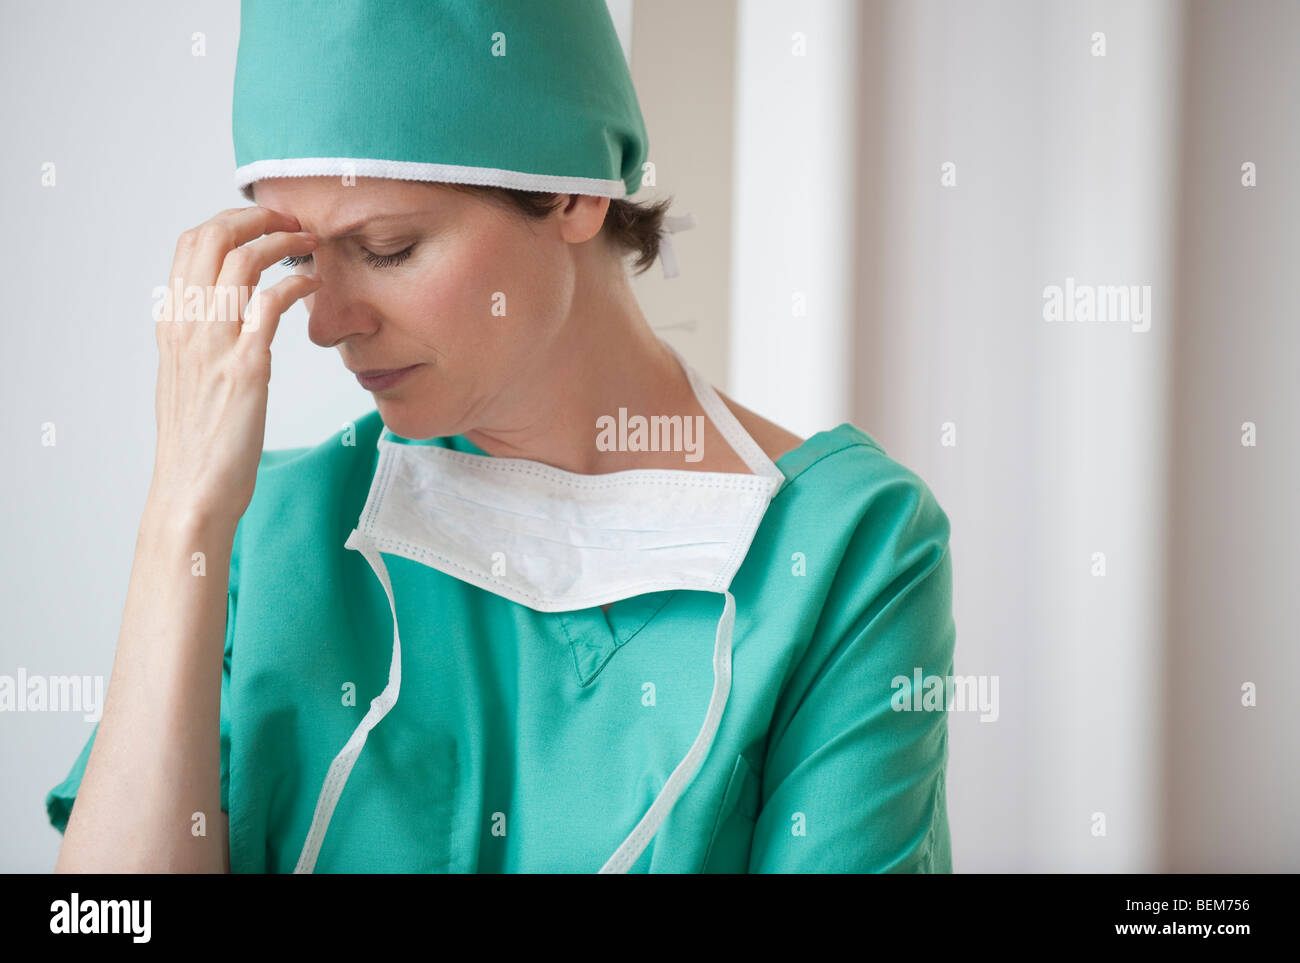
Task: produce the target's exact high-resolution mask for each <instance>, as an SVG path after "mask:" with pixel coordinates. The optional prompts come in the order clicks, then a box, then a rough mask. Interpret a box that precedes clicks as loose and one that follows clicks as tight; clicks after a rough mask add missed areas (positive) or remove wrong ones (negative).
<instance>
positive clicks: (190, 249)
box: [167, 207, 296, 288]
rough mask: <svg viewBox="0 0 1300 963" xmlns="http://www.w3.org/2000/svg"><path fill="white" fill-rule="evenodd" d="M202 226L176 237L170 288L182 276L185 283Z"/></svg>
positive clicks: (229, 210)
mask: <svg viewBox="0 0 1300 963" xmlns="http://www.w3.org/2000/svg"><path fill="white" fill-rule="evenodd" d="M239 210H240V209H239V208H237V207H231V208H227V209H226V210H224V211H222V212H221V213H220V214H217V215H215V216H217V217H222V216H227V215H230V214H235V213H237V212H238V211H239ZM202 226H203V225H202V224H199V225H196V226H195V227H192V228H190V229H189V230H188V231H183V232H181V235H180V237H178V238H177V239H176V250H175V252H174V253H173V254H172V273H171V277H169V278H168V279H167V287H168V288H172V287H173V286H174V285H175V284H176V280H177V279H178V278H180V279H181V281H182V283H184V278H185V277H186V274H187V272H188V270H189V268H190V262H191V261H192V260H193V259H194V252H195V250H197V248H198V246H199V228H201V227H202ZM295 230H296V228H295Z"/></svg>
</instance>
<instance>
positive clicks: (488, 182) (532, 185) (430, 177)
mask: <svg viewBox="0 0 1300 963" xmlns="http://www.w3.org/2000/svg"><path fill="white" fill-rule="evenodd" d="M348 173H351V174H354V175H355V176H357V177H387V178H391V179H394V180H403V181H443V182H447V181H450V182H452V183H456V184H478V185H480V186H483V187H508V188H513V189H514V190H520V191H546V192H550V193H555V194H592V195H595V196H597V197H626V196H627V186H626V185H625V184H624V183H623V182H622V181H618V180H602V179H601V178H597V177H565V176H561V175H556V174H528V173H524V172H522V171H507V170H500V169H498V168H495V167H463V166H461V165H459V164H425V163H420V162H416V161H391V160H373V159H370V158H359V157H290V158H286V159H284V160H260V161H254V162H253V163H251V164H245V165H244V166H243V167H239V168H236V170H235V189H236V190H239V191H241V192H244V196H245V197H248V193H247V192H246V191H245V188H247V187H248V186H249V185H250V184H252V183H253V182H254V181H260V180H264V179H266V178H268V177H322V176H323V177H342V176H343V175H344V174H348ZM249 199H250V200H251V199H252V198H249Z"/></svg>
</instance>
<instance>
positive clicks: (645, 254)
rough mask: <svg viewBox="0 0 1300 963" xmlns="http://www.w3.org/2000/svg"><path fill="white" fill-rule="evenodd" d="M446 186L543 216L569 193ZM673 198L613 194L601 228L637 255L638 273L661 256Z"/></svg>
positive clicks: (624, 249) (622, 248) (623, 249)
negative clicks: (663, 230)
mask: <svg viewBox="0 0 1300 963" xmlns="http://www.w3.org/2000/svg"><path fill="white" fill-rule="evenodd" d="M444 186H445V187H450V188H453V189H455V190H458V191H462V192H465V193H468V194H478V195H480V196H490V197H495V198H496V199H497V200H499V201H501V202H504V203H506V204H507V205H509V206H511V207H513V208H514V209H515V210H516V211H518V212H519V213H520V214H523V215H524V216H525V217H531V218H536V219H539V220H540V219H541V218H544V217H546V216H547V215H548V214H550V213H551V212H552V211H553V210H555V209H556V208H557V207H559V206H560V204H561V203H563V199H564V198H565V197H567V196H568V195H566V194H546V193H540V192H538V191H519V190H513V189H511V188H508V187H494V186H483V185H480V184H454V183H445V184H444ZM672 201H673V199H672V198H671V197H668V198H664V199H663V200H661V201H654V202H651V203H645V204H640V203H637V202H636V201H629V200H625V199H623V198H619V197H613V198H610V201H609V210H607V211H606V212H605V223H604V224H602V225H601V228H600V230H601V232H602V233H603V234H604V235H605V237H606V239H607V240H608V241H609V242H610V243H611V244H613V245H614V248H615V249H616V250H618V251H620V252H622V253H623V254H624V255H629V254H634V255H636V260H635V262H634V263H633V265H632V267H633V273H634V274H641V273H642V272H643V271H645V270H647V269H648V268H649V267H650V265H652V264H654V262H655V259H656V258H658V257H659V231H660V228H661V227H662V226H663V219H664V214H665V213H666V212H667V210H668V208H669V207H670V206H672Z"/></svg>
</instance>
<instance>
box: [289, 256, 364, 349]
mask: <svg viewBox="0 0 1300 963" xmlns="http://www.w3.org/2000/svg"><path fill="white" fill-rule="evenodd" d="M314 270H315V271H316V272H317V273H318V274H319V275H320V278H321V283H320V287H318V288H317V289H316V290H315V291H314V292H313V293H312V294H309V295H308V296H307V297H305V298H303V303H304V304H305V305H306V307H307V337H309V338H310V339H311V341H312V343H313V344H316V345H319V346H320V347H322V348H332V347H334V346H335V345H337V344H339V343H341V342H343V341H346V340H347V339H348V338H350V337H354V336H356V335H359V334H370V333H371V332H373V331H375V330H376V329H377V328H378V327H379V323H378V314H377V313H376V312H375V311H374V310H373V308H371V307H370V306H369V305H368V304H366V303H365V301H364V300H363V299H362V298H360V297H357V296H356V294H355V293H354V289H353V288H351V287H350V286H349V284H348V281H347V279H346V277H342V276H340V272H339V271H338V270H337V269H336V270H333V271H332V270H330V264H329V262H328V260H323V259H320V258H318V259H317V263H316V265H315V267H314Z"/></svg>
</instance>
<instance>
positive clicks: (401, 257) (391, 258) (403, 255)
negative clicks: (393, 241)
mask: <svg viewBox="0 0 1300 963" xmlns="http://www.w3.org/2000/svg"><path fill="white" fill-rule="evenodd" d="M361 250H363V251H365V250H366V249H365V248H362V249H361ZM414 250H415V245H414V244H412V245H411V246H410V247H408V248H407V249H406V250H404V251H398V252H397V253H396V254H375V253H374V252H373V251H366V263H368V264H370V265H373V266H374V267H377V268H387V267H397V265H399V264H401V263H402V262H403V261H405V260H406V259H407V258H408V257H410V256H411V252H412V251H414ZM310 260H311V255H310V254H302V255H294V254H291V255H289V257H287V258H285V259H284V260H283V261H281V262H280V263H281V264H283V265H284V266H285V267H288V268H292V267H297V266H298V265H299V264H306V263H307V262H308V261H310Z"/></svg>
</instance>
